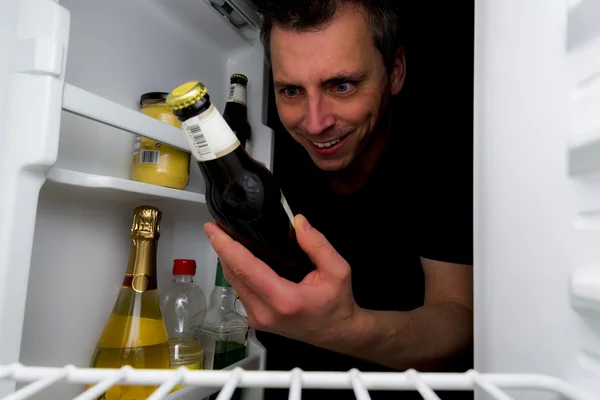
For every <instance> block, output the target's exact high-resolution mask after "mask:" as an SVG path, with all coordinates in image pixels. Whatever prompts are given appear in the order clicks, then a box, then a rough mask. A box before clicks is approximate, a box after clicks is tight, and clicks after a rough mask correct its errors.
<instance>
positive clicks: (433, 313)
mask: <svg viewBox="0 0 600 400" xmlns="http://www.w3.org/2000/svg"><path fill="white" fill-rule="evenodd" d="M295 226H296V237H297V239H298V243H299V244H300V247H302V249H303V250H304V251H305V252H306V253H307V254H308V255H309V256H310V258H311V259H312V261H313V263H314V264H315V266H316V270H314V271H313V272H311V273H310V274H309V275H307V276H306V278H304V280H303V281H302V282H300V283H299V284H295V283H293V282H290V281H288V280H286V279H283V278H281V277H279V275H277V274H276V273H275V272H274V271H273V270H272V269H271V268H270V267H269V266H268V265H266V264H265V263H263V262H262V261H261V260H259V259H258V258H256V257H254V255H252V253H250V251H248V250H247V249H246V248H245V247H244V246H242V245H241V244H240V243H238V242H236V241H234V240H233V239H231V238H230V237H229V236H228V235H227V234H225V233H224V232H223V231H222V230H221V229H219V227H218V226H217V225H216V224H214V223H207V224H206V225H205V226H204V229H205V232H206V234H207V235H208V237H209V238H210V241H211V244H212V246H213V248H214V249H215V251H216V252H217V254H218V255H219V258H220V259H221V264H222V265H223V272H224V274H225V277H226V278H227V280H228V281H229V283H230V284H231V286H233V288H234V289H235V290H236V291H237V293H238V295H239V297H240V300H241V301H242V304H243V305H244V308H245V309H246V312H247V314H248V321H249V323H250V326H251V327H253V328H256V329H258V330H262V331H267V332H272V333H275V334H278V335H281V336H286V337H288V338H291V339H296V340H300V341H303V342H306V343H310V344H312V345H315V346H319V347H323V348H325V349H328V350H332V351H336V352H339V353H343V354H347V355H351V356H354V357H358V358H362V359H364V360H367V361H371V362H374V363H377V364H381V365H386V366H389V367H391V368H395V369H399V370H405V369H408V368H415V369H418V370H421V371H427V370H439V368H443V367H444V364H445V363H446V362H447V361H448V360H449V359H450V358H451V357H452V356H454V355H456V354H458V353H460V352H461V351H463V350H465V349H467V348H468V346H470V345H471V343H472V340H473V311H472V310H473V299H472V290H473V268H472V267H471V266H469V265H460V264H451V263H444V262H440V261H435V260H429V259H425V258H422V259H421V264H422V266H423V272H424V274H425V301H424V304H423V306H422V307H419V308H417V309H415V310H412V311H374V310H366V309H362V308H360V307H358V305H357V304H356V302H355V301H354V296H353V294H352V283H351V275H350V266H349V265H348V263H347V262H346V261H345V260H344V259H343V258H342V256H340V255H339V254H338V253H337V252H336V251H335V249H334V248H333V247H332V246H331V244H330V243H329V242H328V241H327V239H326V238H325V237H324V236H323V235H322V234H321V233H319V232H318V231H317V230H316V229H314V228H312V227H311V226H310V225H309V223H308V221H307V220H306V218H304V217H303V216H301V215H298V216H296V218H295Z"/></svg>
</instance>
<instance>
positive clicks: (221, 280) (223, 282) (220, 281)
mask: <svg viewBox="0 0 600 400" xmlns="http://www.w3.org/2000/svg"><path fill="white" fill-rule="evenodd" d="M215 286H218V287H223V288H230V287H231V285H230V284H229V282H227V279H225V275H224V274H223V266H222V265H221V260H219V259H218V258H217V276H216V278H215Z"/></svg>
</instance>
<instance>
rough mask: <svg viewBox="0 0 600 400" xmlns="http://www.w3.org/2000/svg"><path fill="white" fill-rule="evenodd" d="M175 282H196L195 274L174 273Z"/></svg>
mask: <svg viewBox="0 0 600 400" xmlns="http://www.w3.org/2000/svg"><path fill="white" fill-rule="evenodd" d="M173 282H174V283H194V275H173Z"/></svg>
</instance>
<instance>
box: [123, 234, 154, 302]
mask: <svg viewBox="0 0 600 400" xmlns="http://www.w3.org/2000/svg"><path fill="white" fill-rule="evenodd" d="M157 243H158V240H157V239H155V238H153V237H152V238H136V239H132V241H131V247H130V250H129V262H128V263H127V272H126V273H125V278H124V279H123V286H124V287H130V288H132V289H133V290H135V291H136V292H145V291H147V290H156V289H157V279H156V247H157Z"/></svg>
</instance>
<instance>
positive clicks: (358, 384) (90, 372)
mask: <svg viewBox="0 0 600 400" xmlns="http://www.w3.org/2000/svg"><path fill="white" fill-rule="evenodd" d="M0 379H13V380H15V381H17V382H31V383H30V384H28V385H26V386H24V387H22V388H21V389H19V390H17V391H15V392H14V393H12V394H10V395H8V396H7V397H4V398H3V400H21V399H27V398H29V397H31V396H33V395H35V394H38V393H40V392H41V391H43V390H44V389H46V388H48V387H49V386H51V385H53V384H55V383H57V382H60V381H67V382H71V383H73V384H95V385H94V386H92V387H90V389H88V390H87V391H84V392H82V393H81V394H80V395H78V396H77V397H75V398H74V400H93V399H95V398H97V397H98V396H99V395H100V394H102V393H103V392H105V391H106V390H107V389H108V388H110V387H111V386H113V385H115V384H120V385H123V384H132V385H157V386H158V388H157V389H156V390H155V391H154V393H153V394H152V395H151V396H150V397H148V399H149V400H158V399H163V398H164V397H165V396H166V395H167V394H169V392H170V391H171V389H173V388H174V387H175V386H176V385H180V384H183V385H190V386H200V387H212V388H215V391H217V390H218V389H219V388H220V389H221V391H220V394H219V395H218V397H217V400H228V399H230V397H231V395H232V394H233V392H234V390H235V389H236V388H237V387H240V388H289V399H290V400H300V399H301V396H302V389H352V390H353V391H354V394H355V396H356V398H357V399H358V400H368V399H370V396H369V390H371V391H375V390H398V391H401V390H417V391H418V392H419V393H420V394H421V396H422V397H423V399H425V400H439V399H440V398H439V397H438V396H437V395H436V394H435V393H434V390H471V389H478V390H481V391H483V392H484V393H487V394H488V395H489V398H492V399H496V400H511V399H512V397H510V396H509V395H508V394H507V393H506V392H505V391H504V390H511V389H512V390H533V391H544V392H551V393H555V394H559V395H562V396H564V397H565V398H567V399H573V400H598V399H600V396H598V395H595V394H593V393H590V392H587V391H585V390H583V389H581V388H578V387H576V386H574V385H572V384H570V383H568V382H566V381H564V380H561V379H558V378H555V377H551V376H546V375H537V374H492V373H479V372H476V371H474V370H471V371H468V372H465V373H419V372H417V371H415V370H408V371H406V372H398V373H387V372H386V373H377V372H360V371H358V370H355V369H353V370H350V371H348V372H306V371H302V370H300V369H294V370H292V371H287V372H283V371H247V370H244V369H242V368H240V367H236V368H234V369H232V370H229V371H209V370H204V371H190V370H188V369H185V368H184V367H181V368H179V369H176V370H148V369H146V370H141V369H134V368H131V367H129V366H125V367H123V368H120V369H94V368H77V367H75V366H73V365H67V366H65V367H62V368H51V367H29V366H24V365H22V364H19V363H15V364H12V365H9V366H0Z"/></svg>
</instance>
